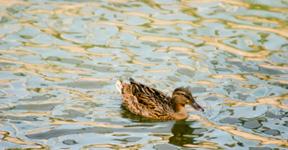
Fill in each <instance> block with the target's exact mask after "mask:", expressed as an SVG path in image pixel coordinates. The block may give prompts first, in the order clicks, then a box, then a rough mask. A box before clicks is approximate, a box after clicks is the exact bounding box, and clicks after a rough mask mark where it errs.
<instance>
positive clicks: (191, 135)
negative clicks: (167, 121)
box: [169, 121, 206, 146]
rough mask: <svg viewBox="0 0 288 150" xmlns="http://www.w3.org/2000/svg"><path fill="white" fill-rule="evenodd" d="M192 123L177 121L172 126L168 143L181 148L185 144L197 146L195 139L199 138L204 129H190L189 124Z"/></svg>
mask: <svg viewBox="0 0 288 150" xmlns="http://www.w3.org/2000/svg"><path fill="white" fill-rule="evenodd" d="M193 123H194V122H191V121H189V122H187V121H177V122H175V124H174V125H173V127H172V129H171V132H172V134H173V136H172V137H170V138H169V143H170V144H174V145H178V146H183V145H185V144H197V141H196V139H197V138H198V137H201V136H202V135H203V134H202V132H204V131H205V130H206V129H204V128H192V127H191V124H193Z"/></svg>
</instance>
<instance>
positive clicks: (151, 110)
mask: <svg viewBox="0 0 288 150" xmlns="http://www.w3.org/2000/svg"><path fill="white" fill-rule="evenodd" d="M129 81H130V83H124V82H122V81H117V83H116V87H117V89H118V90H119V92H120V93H121V95H122V105H123V106H124V108H126V109H127V110H129V111H130V112H132V113H134V114H136V115H140V116H143V117H146V118H150V119H157V120H184V119H186V118H187V117H188V114H187V111H186V109H185V104H190V105H191V106H192V107H193V108H194V109H196V110H201V111H204V109H203V108H202V107H201V106H200V105H198V104H197V103H196V102H195V100H194V98H193V96H192V94H191V91H190V89H189V88H188V87H179V88H176V89H175V90H174V91H173V93H172V96H171V97H170V96H166V95H165V94H164V93H162V92H161V91H158V90H156V89H154V88H151V87H148V86H146V85H144V84H142V83H139V82H136V81H135V80H134V79H132V78H130V79H129Z"/></svg>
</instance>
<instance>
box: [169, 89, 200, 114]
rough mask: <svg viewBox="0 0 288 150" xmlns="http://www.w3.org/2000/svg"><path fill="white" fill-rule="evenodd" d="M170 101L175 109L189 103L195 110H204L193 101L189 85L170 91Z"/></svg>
mask: <svg viewBox="0 0 288 150" xmlns="http://www.w3.org/2000/svg"><path fill="white" fill-rule="evenodd" d="M172 101H173V103H174V107H175V109H178V108H179V107H184V106H185V104H189V105H191V106H192V107H193V108H194V109H196V110H201V111H204V109H203V108H202V107H201V106H200V105H198V104H197V103H196V102H195V100H194V97H193V96H192V94H191V90H190V88H189V87H179V88H176V89H175V90H174V91H173V93H172ZM177 107H178V108H177Z"/></svg>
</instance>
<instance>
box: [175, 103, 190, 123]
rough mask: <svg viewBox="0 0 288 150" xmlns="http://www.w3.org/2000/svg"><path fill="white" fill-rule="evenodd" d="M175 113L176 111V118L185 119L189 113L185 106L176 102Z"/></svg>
mask: <svg viewBox="0 0 288 150" xmlns="http://www.w3.org/2000/svg"><path fill="white" fill-rule="evenodd" d="M174 110H175V113H174V118H175V119H176V120H183V119H186V118H187V117H188V114H187V112H186V109H185V107H184V106H182V105H180V104H176V105H175V107H174Z"/></svg>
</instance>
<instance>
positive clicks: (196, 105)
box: [190, 102, 204, 112]
mask: <svg viewBox="0 0 288 150" xmlns="http://www.w3.org/2000/svg"><path fill="white" fill-rule="evenodd" d="M190 105H191V106H192V107H193V108H194V109H196V110H198V111H203V112H204V109H203V108H202V107H201V106H200V105H199V104H197V103H196V102H192V103H190Z"/></svg>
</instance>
